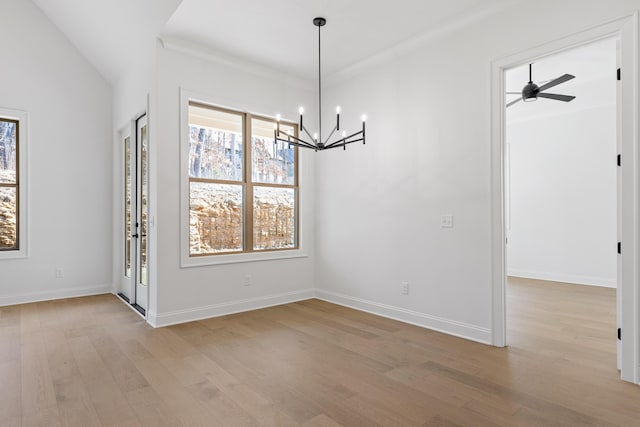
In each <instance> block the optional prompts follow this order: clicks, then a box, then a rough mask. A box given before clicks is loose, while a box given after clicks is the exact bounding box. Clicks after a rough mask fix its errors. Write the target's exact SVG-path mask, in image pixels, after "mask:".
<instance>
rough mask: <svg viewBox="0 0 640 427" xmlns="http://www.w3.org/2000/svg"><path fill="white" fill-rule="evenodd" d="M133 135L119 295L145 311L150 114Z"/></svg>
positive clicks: (128, 145) (126, 163)
mask: <svg viewBox="0 0 640 427" xmlns="http://www.w3.org/2000/svg"><path fill="white" fill-rule="evenodd" d="M132 127H133V128H134V129H135V132H133V135H132V136H131V135H129V133H128V132H126V133H125V134H127V136H123V137H122V138H121V140H122V143H123V153H124V156H123V168H124V179H123V182H124V188H123V205H124V209H123V215H124V217H123V221H124V227H123V229H124V235H123V239H122V240H123V245H124V250H123V253H124V259H123V263H124V264H123V271H124V277H123V281H122V286H121V287H120V292H119V293H118V295H119V296H120V297H121V298H122V299H123V300H124V301H126V302H127V303H129V304H131V305H132V306H133V307H134V308H135V309H136V310H138V311H139V312H140V313H141V314H143V315H145V314H146V310H147V285H148V256H147V253H148V237H147V236H148V228H149V204H148V200H149V164H148V159H149V156H148V140H149V138H148V127H147V116H146V115H142V116H141V117H139V118H138V119H137V120H135V124H134V126H132Z"/></svg>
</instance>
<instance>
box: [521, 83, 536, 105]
mask: <svg viewBox="0 0 640 427" xmlns="http://www.w3.org/2000/svg"><path fill="white" fill-rule="evenodd" d="M539 93H540V87H539V86H538V85H537V84H535V83H533V82H529V83H528V84H527V85H526V86H525V87H524V88H522V100H523V101H524V102H528V101H535V100H536V99H538V94H539Z"/></svg>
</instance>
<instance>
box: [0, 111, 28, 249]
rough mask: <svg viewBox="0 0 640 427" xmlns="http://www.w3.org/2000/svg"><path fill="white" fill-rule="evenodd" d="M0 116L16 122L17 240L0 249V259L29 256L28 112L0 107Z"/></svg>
mask: <svg viewBox="0 0 640 427" xmlns="http://www.w3.org/2000/svg"><path fill="white" fill-rule="evenodd" d="M0 118H5V119H11V120H16V121H17V122H18V135H19V137H18V164H17V166H18V177H17V178H18V183H19V185H18V194H17V197H18V206H20V208H19V210H18V230H17V234H18V242H19V247H18V249H15V250H5V251H0V260H3V259H16V258H27V257H28V256H29V234H28V233H29V215H28V212H29V192H28V191H27V188H28V186H29V172H28V171H29V168H28V165H29V126H28V123H29V114H28V113H27V112H26V111H21V110H13V109H9V108H0Z"/></svg>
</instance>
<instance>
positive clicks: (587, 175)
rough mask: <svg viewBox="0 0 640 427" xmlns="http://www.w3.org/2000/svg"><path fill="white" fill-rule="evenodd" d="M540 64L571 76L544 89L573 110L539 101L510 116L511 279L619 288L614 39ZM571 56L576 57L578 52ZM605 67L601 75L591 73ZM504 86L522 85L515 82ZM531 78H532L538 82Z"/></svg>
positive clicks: (538, 68) (510, 112)
mask: <svg viewBox="0 0 640 427" xmlns="http://www.w3.org/2000/svg"><path fill="white" fill-rule="evenodd" d="M578 51H579V52H577V54H579V53H580V52H583V53H582V55H581V58H584V59H583V60H582V59H581V60H577V61H576V60H575V59H576V58H572V53H571V52H567V53H566V54H559V55H557V56H555V57H553V58H548V59H546V58H545V59H543V60H541V61H537V62H536V64H535V66H534V70H535V71H537V72H539V75H540V77H541V78H545V77H544V76H545V75H546V76H547V77H551V76H553V75H558V76H559V75H560V74H561V73H560V74H558V73H556V74H550V73H545V64H546V63H547V62H556V63H559V64H561V66H564V69H565V72H567V73H571V74H574V75H576V76H577V77H576V79H574V80H572V81H570V82H568V83H566V84H562V85H560V86H557V87H556V88H554V89H553V90H550V92H554V93H563V94H571V95H574V96H576V99H574V100H573V101H572V102H570V103H560V102H555V101H546V100H542V99H541V100H539V101H538V102H534V103H527V104H522V103H519V104H515V105H514V106H512V107H510V108H509V109H507V132H506V135H507V144H508V147H509V148H508V153H509V173H508V178H507V179H509V185H508V187H507V188H508V189H509V193H508V194H507V207H508V209H507V227H508V229H507V235H508V238H509V244H508V245H507V250H508V254H507V255H508V256H507V266H508V269H507V271H508V274H509V275H511V276H519V277H528V278H534V279H544V280H554V281H561V282H569V283H580V284H589V285H599V286H609V287H615V286H616V278H617V277H616V276H617V254H616V251H615V248H616V241H617V230H616V222H617V218H616V215H617V213H616V212H617V211H616V203H617V201H616V191H617V189H616V164H615V156H616V104H615V103H616V80H615V73H614V72H613V70H615V68H616V41H615V40H610V41H606V42H600V43H597V44H594V45H591V46H585V47H582V48H580V49H578ZM574 55H575V54H574ZM599 69H602V71H603V72H602V73H600V74H604V76H603V75H593V73H594V71H597V70H599ZM510 74H511V71H509V72H507V76H506V81H507V87H508V88H516V87H517V86H518V85H520V86H522V85H523V84H524V83H526V81H527V80H526V78H525V80H524V81H522V79H519V80H518V79H512V78H511V77H510ZM534 80H535V76H534Z"/></svg>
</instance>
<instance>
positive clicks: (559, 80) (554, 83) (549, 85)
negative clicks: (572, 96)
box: [539, 74, 576, 92]
mask: <svg viewBox="0 0 640 427" xmlns="http://www.w3.org/2000/svg"><path fill="white" fill-rule="evenodd" d="M575 78H576V76H572V75H571V74H565V75H564V76H560V77H558V78H557V79H553V80H551V81H550V82H549V83H546V84H543V85H542V86H540V89H539V90H540V92H542V91H543V90H547V89H549V88H552V87H554V86H558V85H559V84H560V83H564V82H566V81H569V80H571V79H575Z"/></svg>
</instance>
